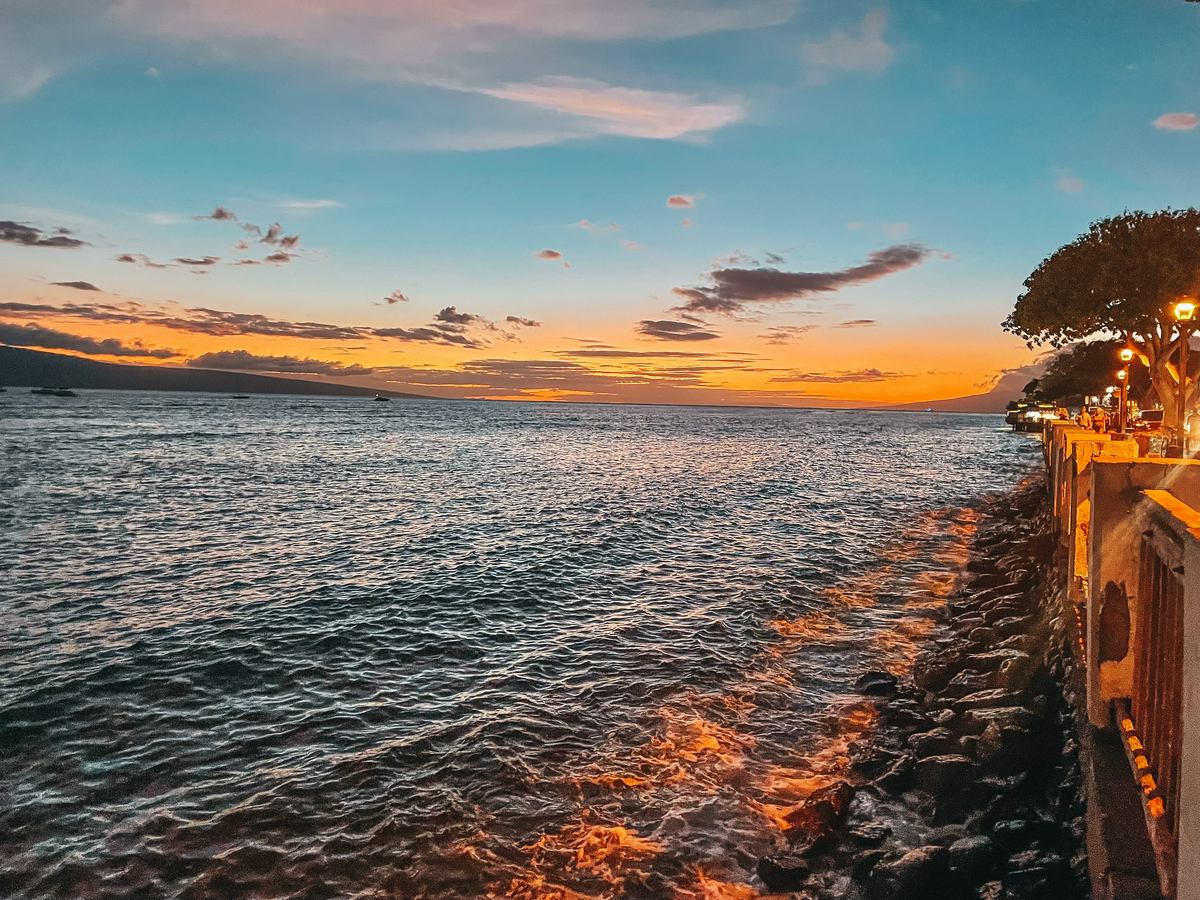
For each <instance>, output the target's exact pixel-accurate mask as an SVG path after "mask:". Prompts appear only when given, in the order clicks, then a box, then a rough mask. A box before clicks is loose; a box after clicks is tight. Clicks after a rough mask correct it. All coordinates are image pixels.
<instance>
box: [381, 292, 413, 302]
mask: <svg viewBox="0 0 1200 900" xmlns="http://www.w3.org/2000/svg"><path fill="white" fill-rule="evenodd" d="M383 302H384V303H386V304H387V305H388V306H395V305H396V304H397V303H407V302H408V295H407V294H405V293H404V291H401V290H399V289H397V290H394V291H392V292H391V293H390V294H388V295H387V296H386V297H384V298H383Z"/></svg>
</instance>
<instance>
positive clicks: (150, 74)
mask: <svg viewBox="0 0 1200 900" xmlns="http://www.w3.org/2000/svg"><path fill="white" fill-rule="evenodd" d="M161 74H162V73H161V72H159V71H158V69H157V68H155V67H154V66H151V67H150V68H148V69H147V70H146V72H145V75H146V77H147V78H157V77H158V76H159V75H161Z"/></svg>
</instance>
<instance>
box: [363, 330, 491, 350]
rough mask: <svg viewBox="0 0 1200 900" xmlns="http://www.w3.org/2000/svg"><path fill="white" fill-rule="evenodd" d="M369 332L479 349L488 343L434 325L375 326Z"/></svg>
mask: <svg viewBox="0 0 1200 900" xmlns="http://www.w3.org/2000/svg"><path fill="white" fill-rule="evenodd" d="M368 333H369V334H372V335H374V336H375V337H381V338H391V339H392V340H397V341H409V342H413V343H423V344H448V345H451V346H458V347H465V348H467V349H469V350H477V349H479V348H481V347H486V346H487V344H486V343H485V342H484V341H481V340H479V339H477V338H473V337H470V336H469V335H466V334H461V333H457V332H454V331H447V330H446V329H445V328H437V327H434V326H419V327H417V328H374V329H371V330H370V331H369V332H368Z"/></svg>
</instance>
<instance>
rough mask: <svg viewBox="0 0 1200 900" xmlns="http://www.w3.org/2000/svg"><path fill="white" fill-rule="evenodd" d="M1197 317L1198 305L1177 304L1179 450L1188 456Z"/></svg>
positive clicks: (1185, 302) (1186, 301) (1188, 301)
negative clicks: (1190, 362)
mask: <svg viewBox="0 0 1200 900" xmlns="http://www.w3.org/2000/svg"><path fill="white" fill-rule="evenodd" d="M1195 315H1196V304H1195V303H1193V302H1192V301H1191V300H1180V301H1179V302H1178V303H1176V304H1175V321H1176V322H1178V323H1179V449H1180V453H1181V455H1182V456H1187V451H1188V448H1187V433H1186V432H1185V431H1184V430H1183V422H1184V418H1185V417H1186V416H1187V381H1188V349H1189V348H1188V344H1189V343H1190V342H1191V338H1192V319H1193V318H1194V317H1195Z"/></svg>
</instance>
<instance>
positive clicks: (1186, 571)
mask: <svg viewBox="0 0 1200 900" xmlns="http://www.w3.org/2000/svg"><path fill="white" fill-rule="evenodd" d="M1192 538H1193V540H1189V541H1188V542H1187V544H1186V546H1185V548H1184V563H1183V673H1182V674H1183V698H1182V700H1183V710H1182V713H1183V715H1182V729H1181V731H1182V733H1181V734H1180V744H1181V746H1180V754H1179V762H1180V765H1179V769H1180V771H1179V819H1178V823H1179V824H1178V826H1177V827H1178V831H1177V838H1178V841H1179V843H1178V847H1179V853H1178V860H1179V863H1178V870H1177V874H1176V886H1177V896H1178V897H1180V898H1183V897H1200V535H1196V534H1195V533H1193V534H1192Z"/></svg>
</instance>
